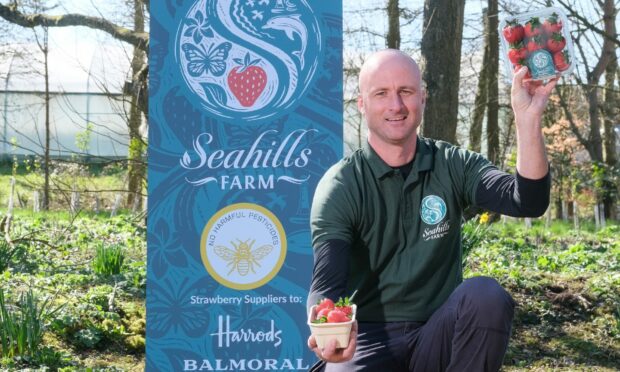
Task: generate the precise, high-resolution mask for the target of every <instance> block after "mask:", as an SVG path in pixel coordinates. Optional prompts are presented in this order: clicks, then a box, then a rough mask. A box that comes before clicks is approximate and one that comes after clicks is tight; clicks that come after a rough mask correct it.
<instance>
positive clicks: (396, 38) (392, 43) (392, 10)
mask: <svg viewBox="0 0 620 372" xmlns="http://www.w3.org/2000/svg"><path fill="white" fill-rule="evenodd" d="M387 14H388V34H387V37H386V42H387V47H388V48H392V49H400V9H398V0H388V4H387Z"/></svg>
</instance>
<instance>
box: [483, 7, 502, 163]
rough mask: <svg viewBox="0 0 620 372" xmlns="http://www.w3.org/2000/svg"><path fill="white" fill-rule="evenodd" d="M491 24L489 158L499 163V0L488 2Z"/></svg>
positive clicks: (489, 36)
mask: <svg viewBox="0 0 620 372" xmlns="http://www.w3.org/2000/svg"><path fill="white" fill-rule="evenodd" d="M488 6H489V10H488V24H489V35H488V38H489V60H488V64H489V66H488V71H487V75H486V79H487V90H488V95H487V157H488V158H489V160H490V161H491V162H492V163H495V164H497V163H498V162H499V160H500V159H499V154H500V149H499V117H498V115H499V101H498V99H499V87H498V80H497V75H498V69H499V35H498V31H497V28H498V24H499V22H498V9H497V8H498V5H497V0H488Z"/></svg>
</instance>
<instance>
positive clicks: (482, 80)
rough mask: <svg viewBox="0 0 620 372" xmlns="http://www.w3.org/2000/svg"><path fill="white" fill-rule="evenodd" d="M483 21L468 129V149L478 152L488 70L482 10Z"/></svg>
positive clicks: (485, 16) (486, 21)
mask: <svg viewBox="0 0 620 372" xmlns="http://www.w3.org/2000/svg"><path fill="white" fill-rule="evenodd" d="M482 19H483V21H484V35H485V37H484V54H483V56H482V68H481V69H480V73H479V74H478V91H477V92H476V99H475V100H474V113H473V116H472V119H471V127H470V128H469V149H470V150H472V151H476V152H480V151H481V150H482V143H481V139H482V121H483V120H484V113H485V111H486V107H487V105H486V103H487V97H488V94H487V81H488V79H487V75H488V70H489V17H488V9H486V8H485V9H483V10H482Z"/></svg>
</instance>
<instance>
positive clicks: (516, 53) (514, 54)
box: [508, 41, 527, 65]
mask: <svg viewBox="0 0 620 372" xmlns="http://www.w3.org/2000/svg"><path fill="white" fill-rule="evenodd" d="M525 58H527V49H525V47H524V46H523V42H522V41H520V42H518V43H515V44H511V45H510V49H509V50H508V59H509V60H510V62H512V64H513V65H516V64H523V63H524V62H525Z"/></svg>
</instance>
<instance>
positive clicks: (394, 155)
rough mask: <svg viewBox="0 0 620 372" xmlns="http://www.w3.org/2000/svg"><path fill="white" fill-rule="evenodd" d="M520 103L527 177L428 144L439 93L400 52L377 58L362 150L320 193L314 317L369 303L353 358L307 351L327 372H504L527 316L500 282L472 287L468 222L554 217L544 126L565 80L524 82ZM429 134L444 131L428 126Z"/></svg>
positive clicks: (521, 154)
mask: <svg viewBox="0 0 620 372" xmlns="http://www.w3.org/2000/svg"><path fill="white" fill-rule="evenodd" d="M526 73H527V68H522V69H521V70H519V71H518V72H516V74H515V76H514V80H513V84H512V92H511V100H512V108H513V110H514V113H515V121H516V133H517V146H518V147H517V148H518V150H517V173H516V174H515V175H510V174H507V173H504V172H502V171H500V170H498V169H497V167H495V166H494V165H493V164H491V163H490V162H489V161H488V160H487V159H485V158H484V157H483V156H481V155H480V154H477V153H474V152H471V151H467V150H464V149H461V148H458V147H456V146H453V145H451V144H449V143H446V142H442V141H435V140H432V139H428V138H423V137H421V136H419V135H418V134H417V129H418V127H419V126H420V123H421V121H422V115H423V112H424V105H425V103H426V92H425V91H424V89H423V85H422V79H421V73H420V69H419V67H418V65H417V64H416V63H415V61H414V60H413V59H412V58H411V57H410V56H408V55H407V54H405V53H403V52H401V51H398V50H392V49H388V50H383V51H379V52H376V53H374V54H373V55H371V56H370V58H368V60H367V61H366V62H365V63H364V65H363V67H362V69H361V71H360V78H359V87H360V94H359V98H358V108H359V110H360V112H361V113H362V115H363V116H364V118H365V121H366V124H367V125H368V138H367V142H366V143H365V144H364V145H363V147H362V148H361V149H359V150H357V151H356V152H354V153H353V154H352V155H350V156H348V157H346V158H344V159H343V160H341V161H340V162H338V163H337V164H335V165H334V166H332V167H331V168H330V169H329V170H328V171H327V172H326V173H325V175H324V176H323V178H322V179H321V181H320V182H319V185H318V186H317V189H316V192H315V195H314V199H313V202H312V213H311V230H312V245H313V253H314V270H313V276H312V282H311V288H310V293H309V296H308V309H309V308H310V307H311V306H312V305H313V304H315V303H316V302H317V301H318V300H319V299H321V298H324V297H327V298H331V299H332V300H337V299H338V298H339V297H345V296H349V295H351V293H353V292H354V291H357V294H356V296H355V299H354V302H355V303H356V304H357V306H358V311H357V322H356V323H355V324H354V325H353V327H352V330H351V341H350V342H349V345H348V346H347V347H346V348H336V344H335V342H332V343H328V344H327V345H326V346H325V348H323V349H321V348H319V347H318V346H317V344H316V340H315V339H314V337H313V336H310V338H309V339H308V347H309V348H310V349H311V350H313V351H314V352H315V354H316V355H317V357H318V358H319V359H320V361H319V362H318V363H317V364H316V365H315V366H314V367H313V370H325V371H343V372H344V371H346V372H349V371H390V372H392V371H394V372H398V371H497V370H499V368H500V366H501V364H502V359H503V356H504V353H505V352H506V348H507V345H508V340H509V337H510V331H511V323H512V318H513V313H514V302H513V300H512V298H511V297H510V295H509V294H508V293H507V292H506V291H505V290H504V289H503V288H502V287H501V286H500V285H499V284H498V283H497V281H495V280H494V279H492V278H486V277H478V278H471V279H468V280H465V281H463V279H462V267H461V262H462V254H461V229H460V227H461V221H462V212H463V209H464V208H466V207H467V206H470V205H476V206H479V207H482V208H485V209H487V210H490V211H494V212H498V213H503V214H507V215H511V216H517V217H528V216H529V217H535V216H540V215H542V214H543V213H544V212H545V210H546V209H547V206H548V204H549V190H550V175H549V168H548V162H547V157H546V153H545V146H544V141H543V135H542V131H541V120H542V115H543V111H544V109H545V107H546V104H547V100H548V98H549V95H550V94H551V91H552V89H553V87H554V86H555V84H556V79H552V80H551V81H550V82H548V83H547V84H541V83H539V82H532V81H524V77H525V74H526ZM425 125H441V123H426V124H425Z"/></svg>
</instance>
